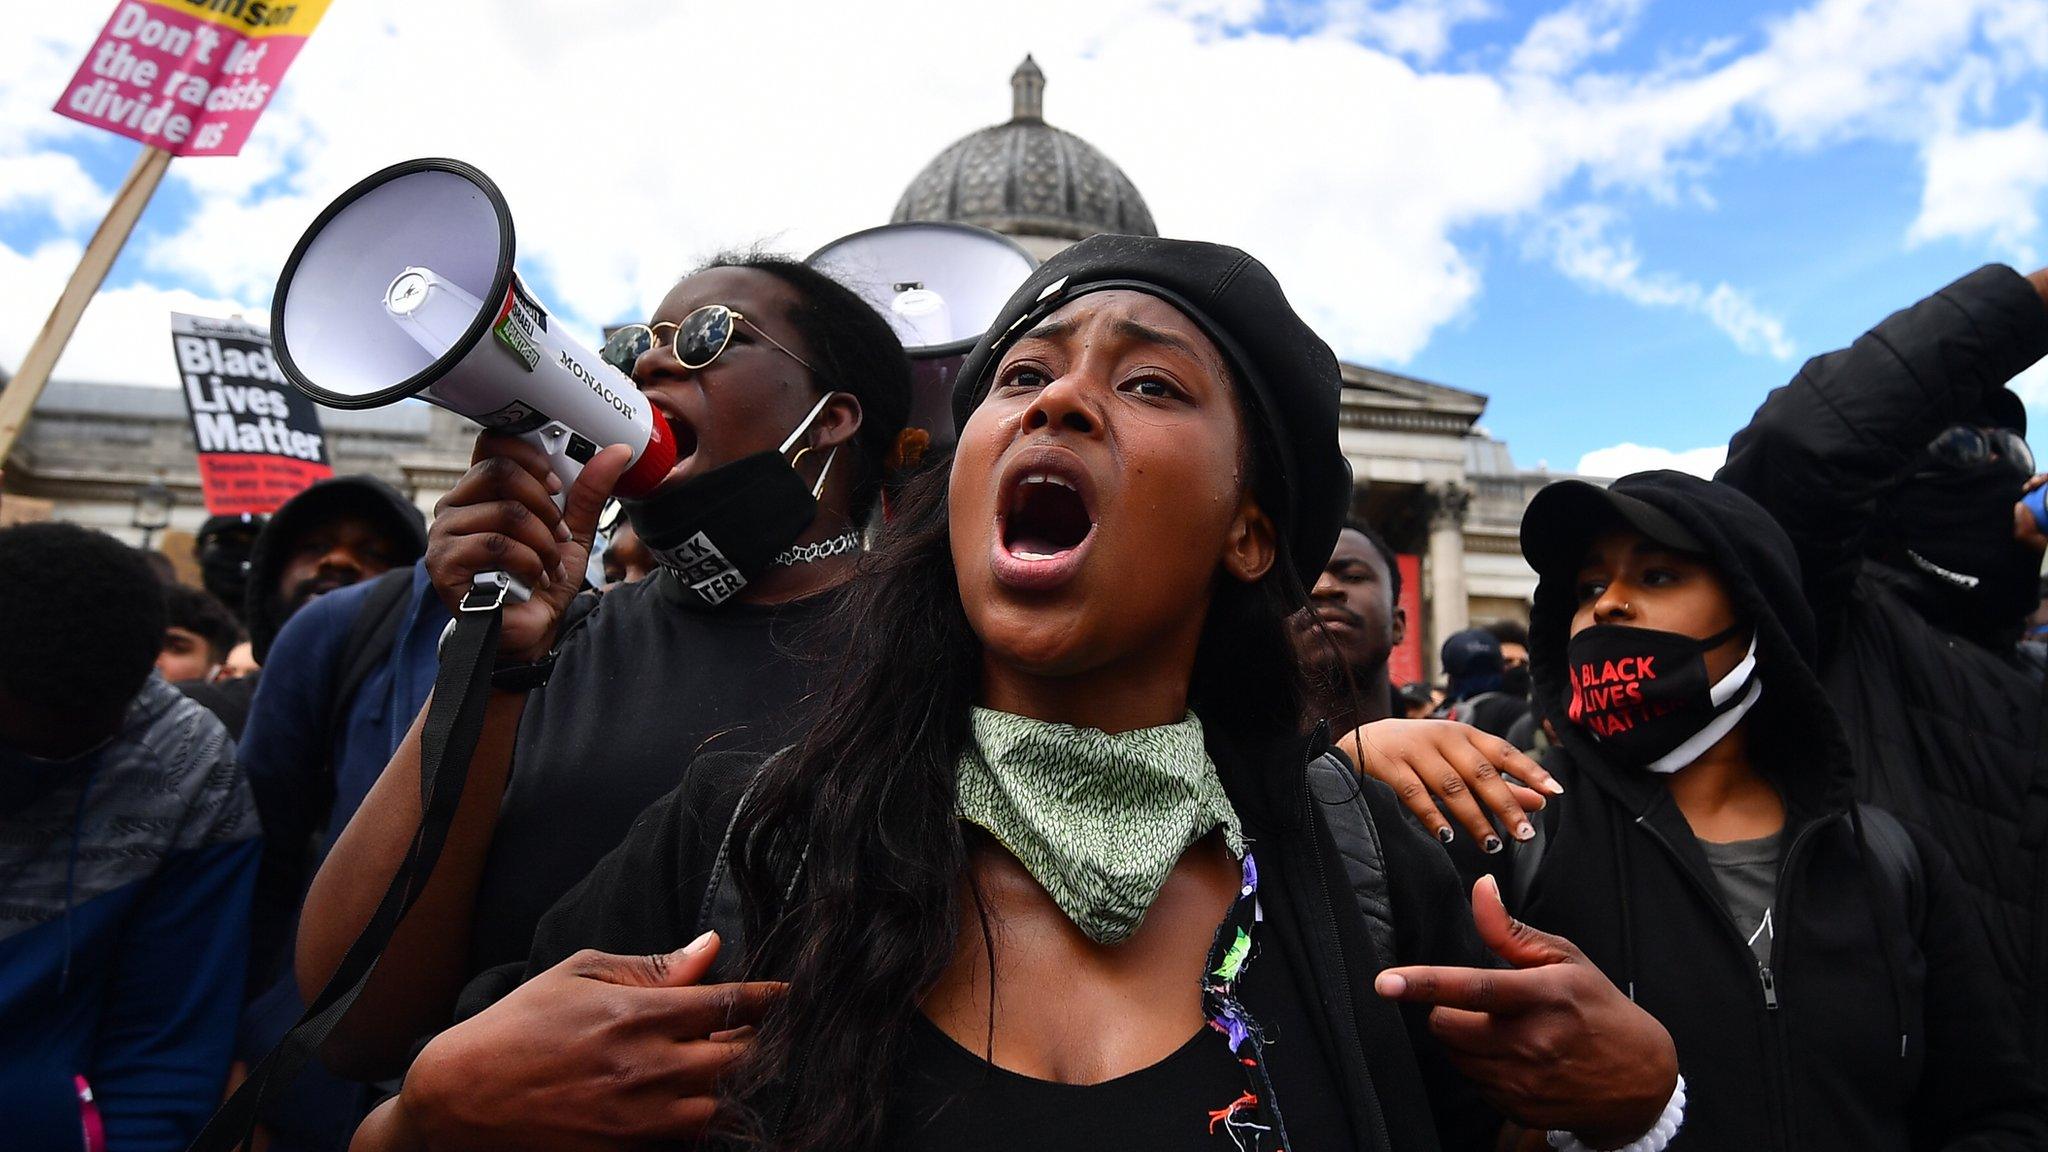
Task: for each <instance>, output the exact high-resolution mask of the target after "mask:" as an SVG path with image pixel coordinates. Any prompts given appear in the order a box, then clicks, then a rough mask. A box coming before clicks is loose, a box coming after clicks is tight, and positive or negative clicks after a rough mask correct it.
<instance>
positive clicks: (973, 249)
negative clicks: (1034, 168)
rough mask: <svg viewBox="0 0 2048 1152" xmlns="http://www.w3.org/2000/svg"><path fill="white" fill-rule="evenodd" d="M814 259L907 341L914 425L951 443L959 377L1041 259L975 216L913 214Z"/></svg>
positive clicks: (938, 440) (825, 249) (841, 241)
mask: <svg viewBox="0 0 2048 1152" xmlns="http://www.w3.org/2000/svg"><path fill="white" fill-rule="evenodd" d="M806 263H808V264H810V265H811V266H812V267H814V268H817V269H818V270H819V271H821V272H824V273H825V274H826V275H829V276H831V277H832V278H833V279H835V280H837V281H839V282H840V283H841V284H844V285H846V286H847V287H849V288H851V289H853V290H854V291H855V292H857V293H859V294H860V295H861V297H862V298H864V299H865V300H867V302H868V303H869V304H871V305H873V306H874V308H875V310H876V311H878V312H880V313H881V314H882V316H883V318H885V319H887V320H888V321H889V326H890V327H891V328H893V329H894V330H895V332H896V337H897V339H899V340H901V341H903V348H904V351H906V352H908V353H909V354H910V364H911V368H912V369H913V371H914V376H913V379H912V384H911V398H910V425H911V427H914V428H922V429H924V430H925V433H926V434H927V435H928V436H930V437H931V440H932V442H933V443H934V444H939V445H947V444H951V443H952V442H953V439H954V432H953V377H954V376H955V375H956V374H958V372H959V371H960V364H961V362H962V361H964V360H965V359H966V358H967V353H969V352H970V351H972V350H973V349H974V344H975V341H977V340H979V339H981V335H982V333H983V332H986V331H987V330H988V327H989V325H991V324H993V323H995V319H996V317H997V315H999V314H1000V313H1001V312H1002V310H1003V305H1004V304H1005V303H1007V302H1008V301H1009V299H1010V295H1011V293H1013V292H1015V291H1016V290H1017V288H1018V286H1019V285H1021V284H1023V283H1024V281H1025V280H1026V279H1028V278H1029V277H1030V276H1031V272H1032V270H1033V269H1035V268H1037V267H1038V261H1037V260H1035V259H1033V258H1032V255H1031V253H1029V252H1027V251H1025V250H1024V247H1023V245H1021V244H1018V243H1017V242H1016V241H1015V240H1012V239H1010V238H1009V237H1007V236H1004V235H1002V234H1001V233H997V232H991V231H989V230H988V229H986V228H976V227H975V226H973V225H972V224H955V223H950V222H944V221H914V222H910V223H904V224H884V225H882V226H880V227H878V228H867V229H863V230H862V231H859V232H855V233H853V234H852V235H849V236H841V237H840V238H839V239H837V240H834V241H832V242H831V243H830V244H827V245H825V246H824V247H823V248H820V249H818V250H817V251H816V252H813V253H811V255H810V257H809V259H808V260H806Z"/></svg>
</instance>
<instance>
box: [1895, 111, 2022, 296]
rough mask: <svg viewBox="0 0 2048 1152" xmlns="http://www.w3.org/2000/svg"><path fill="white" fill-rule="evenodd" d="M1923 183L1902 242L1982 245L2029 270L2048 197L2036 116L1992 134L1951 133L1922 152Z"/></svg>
mask: <svg viewBox="0 0 2048 1152" xmlns="http://www.w3.org/2000/svg"><path fill="white" fill-rule="evenodd" d="M1921 155H1922V159H1923V162H1924V163H1925V165H1926V171H1927V181H1926V185H1925V187H1924V189H1923V190H1922V193H1921V198H1920V214H1919V216H1917V217H1915V218H1914V220H1913V226H1912V228H1911V229H1910V230H1909V231H1908V232H1907V234H1906V235H1907V239H1908V240H1909V241H1910V242H1911V243H1914V244H1924V243H1927V242H1928V241H1930V240H1965V241H1983V242H1987V243H1989V244H1990V245H1992V246H1994V247H1995V248H1997V249H2000V250H2002V251H2003V252H2004V253H2009V254H2010V255H2011V256H2012V258H2014V259H2016V260H2018V261H2019V262H2021V263H2025V264H2029V265H2031V264H2033V263H2034V262H2035V259H2036V256H2035V253H2036V249H2035V248H2034V246H2033V239H2034V238H2035V237H2037V236H2038V235H2039V233H2040V230H2041V213H2040V204H2041V198H2042V196H2043V194H2044V193H2048V129H2044V128H2043V127H2042V124H2041V115H2040V113H2038V112H2036V113H2035V114H2034V115H2032V116H2029V117H2028V118H2026V119H2024V120H2020V121H2017V122H2015V123H2012V124H2008V125H2005V126H2004V127H1999V128H1976V129H1969V128H1958V129H1953V130H1947V131H1943V132H1941V133H1940V134H1938V135H1936V136H1935V137H1933V138H1932V139H1930V140H1929V141H1928V142H1927V143H1926V145H1925V146H1924V147H1923V148H1922V151H1921Z"/></svg>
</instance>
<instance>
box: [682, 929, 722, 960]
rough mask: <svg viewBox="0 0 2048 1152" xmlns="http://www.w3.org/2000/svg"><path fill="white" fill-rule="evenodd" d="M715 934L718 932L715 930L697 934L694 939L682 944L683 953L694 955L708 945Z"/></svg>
mask: <svg viewBox="0 0 2048 1152" xmlns="http://www.w3.org/2000/svg"><path fill="white" fill-rule="evenodd" d="M717 936H718V933H716V932H706V933H704V934H703V935H702V936H699V937H697V938H696V939H695V940H692V941H690V942H689V943H688V944H685V945H683V955H685V956H691V955H695V954H696V953H698V952H702V951H703V950H704V949H706V948H708V947H710V945H711V941H712V940H713V939H715V938H716V937H717Z"/></svg>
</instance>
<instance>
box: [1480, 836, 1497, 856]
mask: <svg viewBox="0 0 2048 1152" xmlns="http://www.w3.org/2000/svg"><path fill="white" fill-rule="evenodd" d="M1480 847H1481V850H1482V851H1484V852H1485V853H1486V854H1487V855H1488V856H1491V855H1493V854H1494V853H1496V852H1499V851H1500V850H1501V842H1500V837H1498V836H1488V837H1487V838H1486V843H1485V844H1483V845H1481V846H1480Z"/></svg>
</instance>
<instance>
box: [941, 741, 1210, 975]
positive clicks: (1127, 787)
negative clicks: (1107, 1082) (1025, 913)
mask: <svg viewBox="0 0 2048 1152" xmlns="http://www.w3.org/2000/svg"><path fill="white" fill-rule="evenodd" d="M959 791H960V818H961V819H962V820H965V821H967V822H968V823H970V824H974V825H977V826H979V827H981V828H984V829H986V830H987V831H988V833H989V835H991V836H994V837H995V838H996V839H997V840H998V841H999V842H1001V844H1002V845H1003V847H1005V848H1007V849H1009V850H1010V854H1011V855H1013V856H1015V857H1016V858H1017V859H1018V860H1019V861H1021V862H1022V863H1023V865H1024V867H1025V868H1026V869H1028V870H1029V871H1030V872H1031V876H1032V878H1033V879H1035V880H1037V881H1038V883H1039V886H1040V887H1042V888H1044V889H1045V891H1046V893H1047V894H1048V895H1050V896H1051V897H1052V898H1053V901H1054V902H1055V903H1057V904H1058V905H1059V906H1060V910H1061V911H1062V912H1065V913H1066V914H1067V919H1069V920H1072V921H1073V922H1074V926H1075V927H1077V928H1079V929H1080V930H1081V931H1083V932H1086V933H1087V934H1088V938H1089V939H1090V940H1093V941H1095V942H1096V943H1098V944H1115V943H1118V942H1120V941H1122V940H1124V939H1125V938H1127V937H1129V936H1130V934H1131V933H1132V932H1135V931H1137V929H1138V922H1139V921H1141V920H1143V919H1144V918H1145V910H1146V909H1148V908H1150V907H1151V906H1152V901H1153V900H1154V899H1155V898H1156V897H1158V895H1159V889H1160V888H1161V887H1162V886H1164V885H1165V883H1166V874H1167V873H1168V872H1171V871H1172V870H1173V866H1174V864H1175V863H1176V862H1178V861H1179V860H1180V857H1181V853H1183V852H1185V851H1187V848H1188V845H1190V844H1192V843H1194V842H1195V841H1196V840H1199V839H1201V838H1202V837H1203V836H1206V835H1207V834H1208V833H1209V831H1210V830H1211V829H1213V828H1217V827H1221V828H1222V829H1223V835H1224V838H1225V840H1226V841H1228V843H1229V845H1230V850H1231V852H1233V853H1235V854H1236V855H1238V856H1240V857H1242V856H1243V855H1244V831H1243V827H1242V826H1241V825H1240V824H1239V823H1238V819H1237V810H1236V809H1235V808H1232V807H1231V805H1230V798H1229V797H1228V796H1226V795H1224V792H1223V781H1222V780H1221V779H1220V778H1218V777H1217V775H1216V765H1214V764H1212V763H1210V762H1209V753H1208V751H1207V750H1206V748H1205V747H1204V746H1203V744H1202V722H1201V721H1200V720H1198V719H1196V718H1195V714H1194V713H1192V712H1190V713H1188V718H1187V719H1185V720H1183V721H1181V722H1180V723H1178V724H1169V725H1166V726H1165V727H1162V728H1141V729H1138V730H1137V731H1135V732H1121V733H1118V734H1117V735H1114V736H1111V735H1109V734H1108V733H1106V732H1098V731H1096V730H1095V729H1093V728H1076V727H1074V726H1072V725H1070V724H1048V723H1046V722H1045V721H1042V720H1031V719H1027V718H1026V717H1023V716H1013V715H1011V714H1010V713H1008V712H993V711H990V710H989V709H986V708H976V709H975V710H974V738H973V739H972V740H971V741H970V742H969V743H968V746H967V749H966V751H964V752H962V753H961V755H960V777H959Z"/></svg>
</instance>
